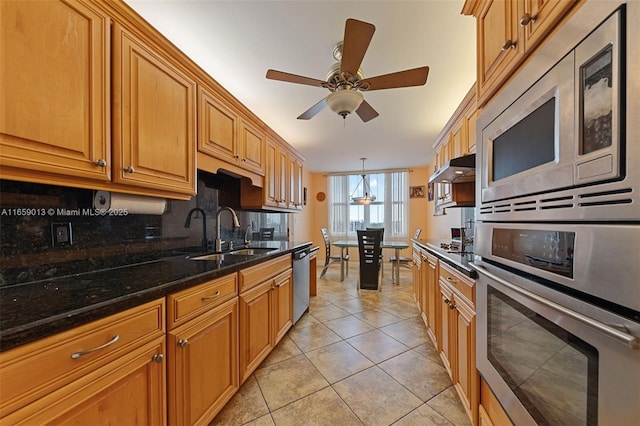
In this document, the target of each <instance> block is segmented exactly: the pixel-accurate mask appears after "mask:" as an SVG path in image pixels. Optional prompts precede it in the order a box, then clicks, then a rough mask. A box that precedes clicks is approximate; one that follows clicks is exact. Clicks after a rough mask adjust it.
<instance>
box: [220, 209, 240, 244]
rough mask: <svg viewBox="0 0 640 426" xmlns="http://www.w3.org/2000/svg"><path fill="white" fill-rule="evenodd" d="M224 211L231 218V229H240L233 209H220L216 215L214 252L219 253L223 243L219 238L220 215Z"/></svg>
mask: <svg viewBox="0 0 640 426" xmlns="http://www.w3.org/2000/svg"><path fill="white" fill-rule="evenodd" d="M225 210H227V211H228V212H229V213H231V216H232V217H233V227H234V228H240V222H238V216H237V215H236V212H235V211H233V209H232V208H231V207H220V209H219V210H218V212H217V213H216V246H215V250H216V252H221V251H222V243H223V241H222V239H221V238H220V215H221V214H222V212H223V211H225Z"/></svg>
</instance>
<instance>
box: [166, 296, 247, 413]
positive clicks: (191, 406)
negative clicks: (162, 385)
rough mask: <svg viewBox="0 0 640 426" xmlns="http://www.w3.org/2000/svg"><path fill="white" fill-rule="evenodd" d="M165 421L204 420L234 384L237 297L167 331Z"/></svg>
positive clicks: (217, 408) (235, 387)
mask: <svg viewBox="0 0 640 426" xmlns="http://www.w3.org/2000/svg"><path fill="white" fill-rule="evenodd" d="M167 345H168V357H169V361H168V387H169V391H168V400H169V404H168V405H169V424H171V425H199V424H209V422H210V421H211V420H212V419H213V418H214V417H215V415H216V414H218V412H219V411H220V410H221V409H222V407H223V406H224V404H226V403H227V401H229V399H231V397H232V396H233V394H234V393H235V392H236V391H237V390H238V388H239V380H238V298H237V297H234V298H233V299H232V300H229V301H227V302H225V303H223V304H222V305H220V306H217V307H215V308H213V309H211V310H209V311H208V312H206V313H204V314H201V315H199V316H198V317H197V318H195V319H193V320H191V321H189V322H188V323H186V324H184V325H182V326H180V327H177V328H176V329H174V330H172V331H170V332H169V333H168V334H167Z"/></svg>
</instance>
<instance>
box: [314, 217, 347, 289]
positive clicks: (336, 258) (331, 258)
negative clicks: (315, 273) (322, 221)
mask: <svg viewBox="0 0 640 426" xmlns="http://www.w3.org/2000/svg"><path fill="white" fill-rule="evenodd" d="M320 232H321V233H322V238H323V239H324V250H325V256H324V267H323V268H322V272H321V273H320V278H322V277H323V276H324V274H325V273H326V272H327V268H328V267H329V265H330V264H331V263H333V262H340V257H341V256H342V254H331V241H329V234H328V233H327V228H320ZM340 253H342V250H341V251H340ZM343 260H344V262H345V266H346V274H347V275H349V255H348V254H345V255H344V259H343Z"/></svg>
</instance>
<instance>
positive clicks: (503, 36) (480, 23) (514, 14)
mask: <svg viewBox="0 0 640 426" xmlns="http://www.w3.org/2000/svg"><path fill="white" fill-rule="evenodd" d="M522 12H523V9H522V3H521V1H510V0H487V1H484V2H483V6H481V10H480V12H479V14H478V16H477V22H476V26H477V33H476V37H477V67H478V70H477V71H478V74H477V85H478V86H477V87H478V104H480V105H482V104H483V103H484V102H485V101H486V100H487V99H488V98H489V97H490V96H491V95H492V94H493V93H495V92H496V91H497V89H498V88H499V87H500V85H502V83H503V82H504V81H505V80H506V79H507V78H508V77H509V76H510V74H511V71H512V70H513V69H514V68H515V67H516V66H517V65H518V63H519V62H520V61H521V60H522V59H523V58H524V43H521V40H519V37H518V18H519V17H520V16H521V15H522Z"/></svg>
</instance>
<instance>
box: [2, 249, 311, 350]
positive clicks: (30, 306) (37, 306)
mask: <svg viewBox="0 0 640 426" xmlns="http://www.w3.org/2000/svg"><path fill="white" fill-rule="evenodd" d="M310 246H311V242H305V243H296V242H287V241H268V242H254V243H252V244H251V247H260V248H263V247H265V248H273V249H274V250H273V251H269V252H266V253H263V254H259V255H255V256H252V257H250V258H248V257H240V256H239V257H237V258H226V259H225V261H224V262H222V263H221V262H217V261H196V260H190V259H188V257H190V256H193V255H194V253H185V252H183V253H180V252H175V253H174V254H175V256H172V257H167V258H162V259H158V260H154V261H150V262H144V263H138V264H133V265H126V266H120V267H117V268H110V269H105V270H101V271H95V272H89V273H84V274H75V275H69V276H65V277H60V278H54V279H47V280H41V281H34V282H30V283H24V284H15V285H11V286H6V287H0V351H4V350H7V349H10V348H13V347H16V346H19V345H22V344H25V343H28V342H31V341H34V340H37V339H40V338H43V337H46V336H49V335H52V334H55V333H58V332H61V331H64V330H67V329H70V328H73V327H76V326H79V325H82V324H86V323H88V322H91V321H94V320H97V319H99V318H103V317H105V316H108V315H111V314H114V313H117V312H121V311H123V310H126V309H129V308H132V307H134V306H137V305H140V304H142V303H146V302H149V301H151V300H154V299H157V298H160V297H164V296H166V295H168V294H171V293H174V292H176V291H180V290H184V289H185V288H189V287H192V286H194V285H197V284H201V283H203V282H206V281H210V280H212V279H215V278H218V277H221V276H224V275H227V274H230V273H234V272H237V271H238V270H240V269H244V268H247V267H250V266H253V265H256V264H258V263H261V262H264V261H265V260H268V259H271V258H275V257H278V256H281V255H283V254H286V253H291V252H292V251H295V250H296V249H300V248H304V247H310Z"/></svg>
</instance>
